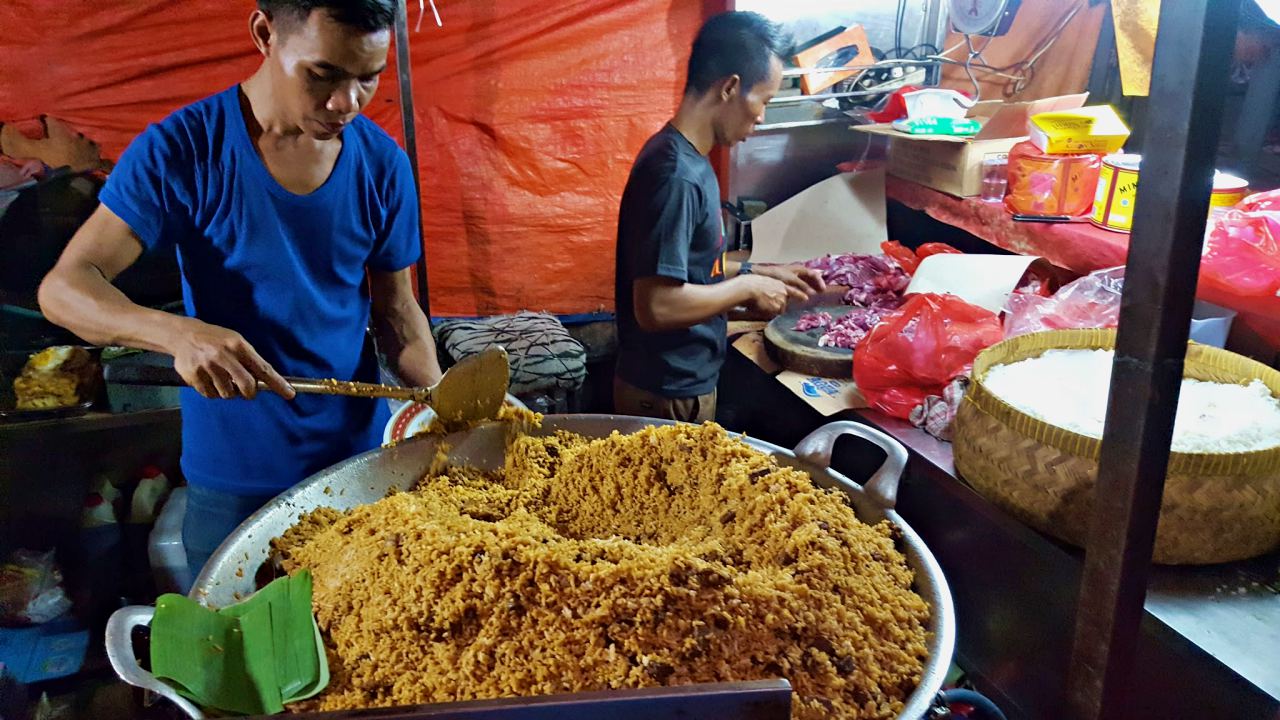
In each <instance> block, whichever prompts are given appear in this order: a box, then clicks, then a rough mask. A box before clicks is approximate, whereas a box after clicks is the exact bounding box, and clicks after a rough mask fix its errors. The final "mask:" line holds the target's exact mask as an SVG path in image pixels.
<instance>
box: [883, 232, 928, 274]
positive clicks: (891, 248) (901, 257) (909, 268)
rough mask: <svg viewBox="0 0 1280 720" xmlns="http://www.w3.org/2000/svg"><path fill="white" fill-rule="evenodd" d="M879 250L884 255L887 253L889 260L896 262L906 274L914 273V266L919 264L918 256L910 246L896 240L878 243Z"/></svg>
mask: <svg viewBox="0 0 1280 720" xmlns="http://www.w3.org/2000/svg"><path fill="white" fill-rule="evenodd" d="M880 250H881V251H883V252H884V254H885V255H888V256H889V258H890V259H891V260H893V261H894V262H896V263H898V266H899V267H901V268H902V269H903V270H905V271H906V273H907V274H908V275H914V274H915V273H916V268H917V267H919V266H920V258H918V257H916V254H915V253H914V252H912V251H911V248H909V247H907V246H905V245H903V244H902V243H900V242H898V241H897V240H889V241H887V242H882V243H880Z"/></svg>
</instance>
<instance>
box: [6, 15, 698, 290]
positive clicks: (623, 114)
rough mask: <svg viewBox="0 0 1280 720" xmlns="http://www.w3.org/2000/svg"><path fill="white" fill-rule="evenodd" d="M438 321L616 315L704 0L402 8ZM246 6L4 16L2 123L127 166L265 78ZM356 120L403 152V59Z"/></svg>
mask: <svg viewBox="0 0 1280 720" xmlns="http://www.w3.org/2000/svg"><path fill="white" fill-rule="evenodd" d="M409 5H410V9H409V13H410V34H411V40H412V58H413V72H414V78H413V80H414V94H415V109H416V114H417V128H418V151H419V163H420V170H421V174H422V179H423V197H422V217H423V224H424V229H425V233H426V252H427V259H428V264H429V268H430V272H429V279H430V286H431V303H432V312H433V314H435V315H487V314H494V313H504V312H514V311H517V310H521V309H533V310H548V311H551V312H554V313H561V314H567V313H582V312H597V311H607V310H611V309H612V305H613V247H614V241H615V232H616V223H617V211H618V200H619V198H620V196H621V193H622V188H623V186H624V185H625V184H626V179H627V174H628V172H629V171H630V167H631V162H632V160H633V158H634V157H635V154H636V152H637V151H638V150H639V148H640V146H641V145H642V144H643V143H644V141H645V139H646V138H648V136H649V135H651V134H652V133H653V132H655V131H657V130H658V129H659V128H660V127H661V125H662V123H663V122H664V121H665V120H666V119H667V118H668V117H670V115H671V113H672V112H673V111H674V109H675V106H676V104H677V102H678V100H679V93H680V90H681V88H682V87H683V82H684V65H685V62H686V58H687V56H688V49H689V46H690V44H691V42H692V39H693V36H694V34H695V33H696V31H697V28H698V27H699V26H700V25H701V22H702V20H703V18H704V17H706V16H707V15H708V14H710V13H711V12H714V11H716V10H719V9H723V7H716V5H717V3H714V2H705V3H704V2H698V1H696V0H676V1H675V2H673V1H672V0H628V2H624V3H619V2H609V1H607V0H577V1H575V2H555V3H548V2H535V1H534V0H469V1H467V2H462V1H461V0H437V2H436V6H437V7H438V8H439V10H440V15H441V17H442V19H443V22H444V26H443V27H436V26H435V24H434V20H433V19H432V17H431V12H430V9H427V11H426V18H425V19H424V20H423V22H422V23H421V25H420V27H419V29H417V30H416V31H415V30H414V27H415V26H416V25H418V15H419V11H418V7H417V3H414V2H410V3H409ZM253 7H254V4H253V3H252V2H251V1H250V0H234V1H232V0H183V2H172V1H171V0H129V1H128V2H109V3H83V2H76V3H51V2H43V1H42V0H5V2H3V3H0V28H2V29H3V31H2V32H0V67H2V68H4V78H3V81H2V82H0V120H9V121H13V120H18V121H22V120H30V119H32V118H34V117H36V116H38V115H40V114H47V115H51V116H54V117H58V118H62V119H64V120H66V121H68V122H69V123H71V125H73V126H74V127H75V128H77V129H78V130H80V131H81V132H83V133H85V134H86V135H88V136H90V137H92V138H93V139H95V140H97V141H98V142H99V143H101V145H102V147H103V152H104V154H105V155H106V156H107V157H118V156H119V153H120V152H121V151H122V150H123V149H124V147H125V146H126V145H127V144H128V142H129V140H130V139H131V138H132V137H133V136H134V135H136V134H137V133H138V132H140V131H141V130H142V129H143V128H144V127H145V126H146V125H147V123H150V122H154V121H156V120H159V119H161V118H163V117H164V116H165V115H167V114H168V113H169V112H171V111H172V110H174V109H176V108H178V107H181V106H182V105H185V104H187V103H190V102H193V101H195V100H197V99H199V98H202V97H205V96H207V95H210V94H212V93H214V92H217V91H218V90H221V89H223V88H226V87H228V86H230V85H232V84H234V83H236V82H239V81H240V80H242V79H243V78H245V77H247V76H248V75H249V74H250V73H252V72H253V70H254V69H255V68H256V67H257V64H258V56H257V53H256V50H255V49H254V47H253V45H252V44H251V42H250V39H249V34H248V16H249V13H250V11H251V10H252V9H253ZM391 67H392V69H390V70H388V71H387V73H386V74H385V75H384V76H383V78H382V82H381V86H380V88H379V91H378V94H377V96H376V97H375V98H374V101H373V103H372V105H371V107H370V108H369V109H368V110H367V111H366V114H367V115H368V116H369V117H371V118H372V119H373V120H375V121H376V122H378V123H379V124H380V125H382V127H384V128H386V129H387V131H388V132H390V133H391V134H392V135H393V136H394V137H396V138H397V139H399V138H400V137H401V133H400V120H399V97H398V92H397V88H396V77H395V73H394V63H392V65H391Z"/></svg>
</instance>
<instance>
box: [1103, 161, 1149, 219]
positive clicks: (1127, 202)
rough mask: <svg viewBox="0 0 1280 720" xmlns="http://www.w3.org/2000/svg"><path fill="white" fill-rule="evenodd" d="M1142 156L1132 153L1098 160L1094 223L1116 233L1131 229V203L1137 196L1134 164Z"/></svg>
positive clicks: (1136, 163)
mask: <svg viewBox="0 0 1280 720" xmlns="http://www.w3.org/2000/svg"><path fill="white" fill-rule="evenodd" d="M1141 164H1142V156H1141V155H1137V154H1134V153H1123V154H1117V155H1108V156H1106V157H1104V158H1103V159H1102V172H1101V175H1100V176H1099V178H1098V192H1097V194H1096V195H1095V196H1094V199H1093V217H1092V218H1091V221H1092V222H1093V224H1094V225H1097V226H1098V227H1101V228H1106V229H1108V230H1114V231H1116V232H1129V230H1130V229H1132V228H1133V205H1134V200H1136V199H1137V197H1138V166H1139V165H1141Z"/></svg>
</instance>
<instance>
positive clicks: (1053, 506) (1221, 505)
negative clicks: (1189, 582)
mask: <svg viewBox="0 0 1280 720" xmlns="http://www.w3.org/2000/svg"><path fill="white" fill-rule="evenodd" d="M1114 347H1115V331H1114V330H1056V331H1052V332H1043V333H1034V334H1030V335H1022V336H1019V337H1015V338H1012V339H1010V340H1006V341H1004V342H1002V343H999V344H997V345H994V346H992V347H990V348H988V349H986V350H985V351H983V352H982V354H980V355H979V356H978V358H977V360H975V361H974V365H973V383H972V384H971V385H970V386H969V390H968V392H967V393H966V394H965V397H964V401H963V402H962V403H961V405H960V409H959V411H958V413H957V415H956V420H955V443H954V444H955V448H954V449H955V462H956V470H957V471H958V472H959V473H960V475H961V476H962V477H963V478H964V479H965V481H967V482H968V483H969V484H970V485H972V486H973V487H974V488H975V489H976V490H977V491H978V492H980V493H982V494H983V495H984V496H986V497H987V498H988V499H990V500H991V501H993V502H995V503H996V504H997V505H999V506H1001V507H1003V508H1005V509H1006V510H1007V511H1009V512H1010V513H1012V514H1013V515H1015V516H1016V517H1018V518H1019V519H1021V520H1022V521H1023V522H1026V523H1027V524H1029V525H1031V526H1032V527H1034V528H1036V529H1038V530H1040V531H1042V532H1045V533H1048V534H1050V535H1052V536H1054V537H1057V538H1059V539H1061V540H1063V541H1065V542H1068V543H1071V544H1073V545H1077V546H1083V545H1084V543H1085V538H1086V537H1087V536H1088V530H1089V522H1090V517H1091V513H1092V509H1091V508H1092V503H1093V485H1094V478H1095V477H1097V472H1098V449H1099V447H1100V445H1101V442H1100V441H1099V440H1097V439H1095V438H1091V437H1088V436H1085V435H1080V434H1078V433H1074V432H1070V431H1068V430H1063V429H1062V428H1058V427H1055V426H1053V425H1050V424H1048V423H1046V422H1043V421H1041V420H1037V419H1036V418H1034V417H1031V416H1030V415H1027V414H1026V413H1023V412H1021V411H1019V410H1017V409H1015V408H1014V407H1013V406H1011V405H1009V404H1008V403H1006V402H1004V401H1003V400H1001V399H1000V398H998V397H996V396H995V395H994V394H992V393H991V392H990V391H989V390H987V388H986V387H985V385H984V384H983V379H984V378H985V377H986V374H987V370H988V369H989V368H991V367H992V366H994V365H1001V364H1007V363H1011V362H1016V361H1018V360H1024V359H1026V358H1031V357H1038V356H1039V355H1041V354H1043V353H1044V351H1045V350H1050V349H1095V348H1101V349H1114ZM1184 375H1185V377H1189V378H1195V379H1197V380H1211V381H1215V382H1225V383H1245V382H1249V381H1250V380H1252V379H1254V378H1258V379H1261V380H1262V382H1263V383H1265V384H1266V385H1267V387H1269V388H1270V389H1271V392H1272V394H1274V395H1276V396H1280V372H1277V371H1275V370H1273V369H1271V368H1269V367H1267V366H1266V365H1263V364H1261V363H1258V362H1254V361H1253V360H1250V359H1248V358H1245V357H1242V356H1240V355H1237V354H1235V353H1232V352H1227V351H1226V350H1222V349H1219V348H1215V347H1210V346H1207V345H1198V344H1195V343H1191V344H1190V345H1189V346H1188V348H1187V360H1186V365H1185V370H1184ZM1276 548H1280V447H1277V448H1270V449H1267V450H1260V451H1256V452H1247V453H1177V452H1175V453H1172V454H1171V455H1170V457H1169V470H1168V474H1167V476H1166V479H1165V487H1164V499H1163V502H1162V504H1161V507H1160V522H1159V526H1158V528H1157V531H1156V545H1155V553H1154V557H1153V560H1154V561H1155V562H1157V563H1161V564H1167V565H1204V564H1210V563H1218V562H1228V561H1232V560H1242V559H1245V558H1250V557H1254V556H1257V555H1261V554H1263V553H1267V552H1270V551H1271V550H1275V549H1276Z"/></svg>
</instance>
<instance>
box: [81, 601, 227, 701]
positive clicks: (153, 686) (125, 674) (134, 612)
mask: <svg viewBox="0 0 1280 720" xmlns="http://www.w3.org/2000/svg"><path fill="white" fill-rule="evenodd" d="M155 614H156V609H155V608H153V607H149V606H146V605H130V606H128V607H122V608H120V609H119V610H117V611H115V612H114V613H112V614H111V619H109V620H107V631H106V633H105V635H106V646H107V659H108V660H110V661H111V667H112V669H113V670H115V671H116V675H119V676H120V679H121V680H124V681H125V682H127V683H129V684H130V685H133V686H135V687H140V688H143V689H144V690H150V691H151V692H153V693H155V694H157V695H159V696H161V697H163V698H166V699H168V700H169V701H170V702H172V703H173V704H174V705H177V706H178V707H179V708H180V709H181V710H182V712H184V713H186V715H187V717H189V718H191V720H204V713H202V712H200V708H198V707H196V706H195V705H194V704H192V702H191V701H190V700H188V699H186V698H184V697H182V696H181V695H179V694H178V691H177V690H175V689H173V688H172V687H170V686H169V685H167V684H165V683H164V682H161V680H160V679H159V678H157V677H156V676H155V675H152V674H151V673H149V672H147V671H146V670H143V669H142V666H141V665H139V664H138V658H137V657H136V656H134V654H133V629H134V628H136V627H143V626H146V625H149V624H150V623H151V619H152V618H153V617H155Z"/></svg>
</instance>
